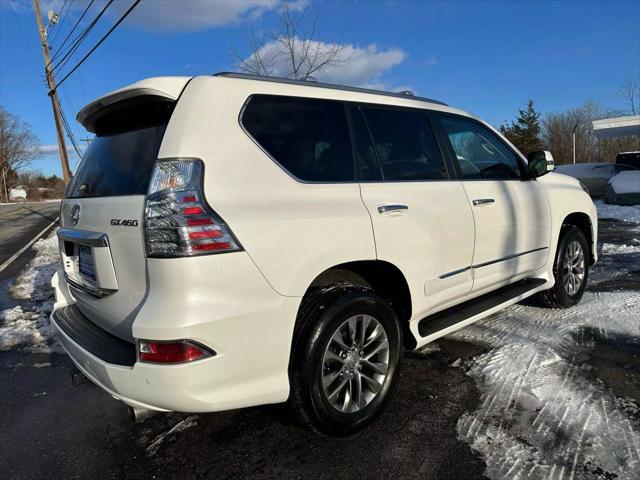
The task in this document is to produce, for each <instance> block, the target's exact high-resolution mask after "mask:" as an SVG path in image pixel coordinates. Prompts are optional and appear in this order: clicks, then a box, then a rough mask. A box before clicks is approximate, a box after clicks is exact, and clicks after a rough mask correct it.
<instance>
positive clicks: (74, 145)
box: [60, 107, 82, 158]
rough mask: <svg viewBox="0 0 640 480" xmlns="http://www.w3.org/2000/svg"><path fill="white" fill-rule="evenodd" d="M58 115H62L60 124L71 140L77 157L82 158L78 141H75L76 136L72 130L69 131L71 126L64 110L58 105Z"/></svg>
mask: <svg viewBox="0 0 640 480" xmlns="http://www.w3.org/2000/svg"><path fill="white" fill-rule="evenodd" d="M60 115H61V116H62V125H63V126H64V130H65V132H67V137H68V138H69V140H71V145H73V149H74V150H75V151H76V153H77V154H78V157H80V158H82V153H81V152H80V149H79V148H78V143H77V142H76V137H75V135H74V134H73V131H71V126H70V125H69V122H68V121H67V117H66V116H65V114H64V110H62V107H60Z"/></svg>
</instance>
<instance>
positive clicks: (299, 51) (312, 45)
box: [231, 1, 350, 79]
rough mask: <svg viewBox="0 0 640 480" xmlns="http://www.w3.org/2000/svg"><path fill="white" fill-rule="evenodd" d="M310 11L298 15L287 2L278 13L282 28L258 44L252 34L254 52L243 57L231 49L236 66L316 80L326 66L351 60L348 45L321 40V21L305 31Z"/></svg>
mask: <svg viewBox="0 0 640 480" xmlns="http://www.w3.org/2000/svg"><path fill="white" fill-rule="evenodd" d="M307 13H308V11H307V8H306V7H305V9H304V10H302V11H301V12H298V11H297V10H295V9H294V8H292V6H291V4H290V3H289V2H287V1H284V2H282V4H281V6H280V8H279V11H278V26H277V27H276V28H275V29H274V30H272V31H270V32H267V33H266V34H265V35H264V38H263V39H262V41H258V39H257V38H256V36H255V33H254V31H253V30H251V31H250V32H249V47H250V48H251V53H250V54H249V56H247V57H242V56H241V55H239V54H238V52H237V51H235V50H233V49H232V50H231V56H232V58H233V60H234V64H235V67H236V68H237V69H238V70H239V71H241V72H243V73H250V74H254V75H265V76H278V77H284V78H293V79H305V78H313V75H314V74H318V73H321V72H322V70H323V69H325V68H326V67H329V66H332V65H337V64H340V63H345V62H348V61H349V60H350V57H349V56H347V55H346V51H345V49H346V48H347V45H342V44H341V43H340V42H339V41H338V42H331V43H326V42H322V41H319V40H318V30H317V25H318V19H317V18H315V19H314V20H313V21H311V24H310V28H309V29H305V28H304V26H305V25H306V23H307V22H306V18H307Z"/></svg>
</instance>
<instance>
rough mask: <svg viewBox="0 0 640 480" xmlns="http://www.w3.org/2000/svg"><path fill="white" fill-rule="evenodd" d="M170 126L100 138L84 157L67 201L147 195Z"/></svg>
mask: <svg viewBox="0 0 640 480" xmlns="http://www.w3.org/2000/svg"><path fill="white" fill-rule="evenodd" d="M166 128H167V124H166V123H165V124H162V125H156V126H153V127H148V128H141V129H139V130H134V131H129V132H125V133H118V134H116V135H104V136H97V137H96V138H94V139H93V141H92V142H91V144H90V145H89V148H87V151H86V152H85V154H84V156H83V157H82V161H81V162H80V165H79V166H78V170H77V172H76V174H75V176H74V177H73V180H72V181H71V183H70V185H69V188H68V197H70V198H73V197H104V196H116V195H137V194H146V193H147V187H148V184H149V177H150V176H151V171H152V170H153V166H154V163H155V161H156V159H157V158H158V151H159V150H160V143H161V142H162V136H163V135H164V131H165V129H166Z"/></svg>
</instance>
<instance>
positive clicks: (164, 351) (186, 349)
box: [138, 340, 215, 363]
mask: <svg viewBox="0 0 640 480" xmlns="http://www.w3.org/2000/svg"><path fill="white" fill-rule="evenodd" d="M213 355H215V352H213V351H211V350H209V349H207V348H205V347H203V346H201V345H198V344H196V343H195V342H192V341H189V340H177V341H175V342H156V341H152V340H138V360H139V361H141V362H147V363H183V362H193V361H194V360H200V359H201V358H206V357H211V356H213Z"/></svg>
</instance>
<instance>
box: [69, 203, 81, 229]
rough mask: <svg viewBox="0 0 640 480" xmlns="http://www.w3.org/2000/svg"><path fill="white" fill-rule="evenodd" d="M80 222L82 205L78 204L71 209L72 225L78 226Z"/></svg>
mask: <svg viewBox="0 0 640 480" xmlns="http://www.w3.org/2000/svg"><path fill="white" fill-rule="evenodd" d="M79 221H80V205H78V204H77V203H76V204H75V205H74V206H73V207H72V208H71V223H72V224H73V225H77V224H78V222H79Z"/></svg>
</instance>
